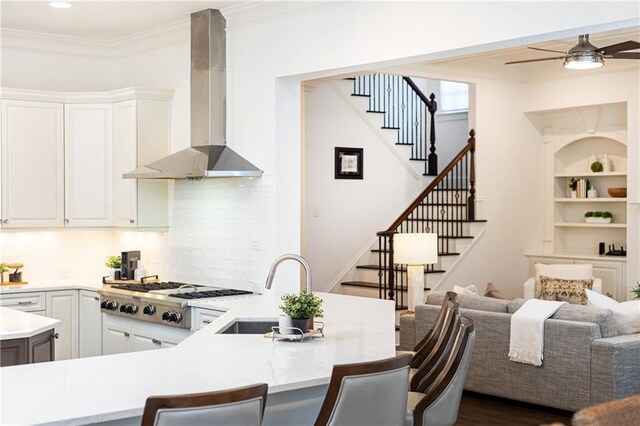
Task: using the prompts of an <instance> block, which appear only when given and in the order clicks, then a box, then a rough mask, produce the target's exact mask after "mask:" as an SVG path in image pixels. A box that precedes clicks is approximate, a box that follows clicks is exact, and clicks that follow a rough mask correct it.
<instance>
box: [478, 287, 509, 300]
mask: <svg viewBox="0 0 640 426" xmlns="http://www.w3.org/2000/svg"><path fill="white" fill-rule="evenodd" d="M484 297H493V298H494V299H502V300H506V299H507V298H506V297H504V294H502V292H501V291H500V290H498V288H497V287H496V286H495V285H493V283H487V288H486V289H485V290H484Z"/></svg>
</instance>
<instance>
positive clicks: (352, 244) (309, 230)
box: [302, 83, 421, 291]
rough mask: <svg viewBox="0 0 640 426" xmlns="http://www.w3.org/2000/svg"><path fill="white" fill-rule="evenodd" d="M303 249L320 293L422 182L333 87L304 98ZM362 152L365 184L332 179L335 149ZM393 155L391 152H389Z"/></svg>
mask: <svg viewBox="0 0 640 426" xmlns="http://www.w3.org/2000/svg"><path fill="white" fill-rule="evenodd" d="M304 123H305V135H304V138H305V164H304V167H305V187H304V189H303V190H304V194H305V206H304V209H303V211H304V219H303V221H304V227H305V230H306V232H305V246H304V247H303V249H302V253H303V255H304V256H305V258H306V259H307V260H308V261H309V263H310V265H311V267H312V268H313V274H314V279H313V281H314V285H313V288H314V290H318V291H321V290H324V289H327V287H328V286H329V285H330V284H331V283H332V282H333V281H334V279H336V278H337V277H338V276H340V275H341V274H342V273H343V272H344V271H343V269H344V268H345V267H346V266H347V265H349V264H350V262H352V261H353V260H355V259H354V258H357V257H359V253H361V252H362V250H363V249H366V248H368V246H369V245H370V244H371V241H372V240H373V239H374V237H375V234H376V232H378V231H382V230H383V229H386V228H387V227H388V226H389V225H390V224H391V222H393V220H394V219H395V217H394V216H397V215H398V214H399V213H400V212H401V211H402V210H404V209H405V208H406V206H407V204H408V203H409V202H411V201H413V198H415V196H416V195H417V193H418V192H419V190H420V187H421V179H420V178H419V179H416V178H415V177H414V174H412V173H411V171H410V170H409V169H407V168H406V167H405V165H404V164H403V163H401V162H400V161H399V160H398V158H397V157H396V156H395V155H394V153H393V152H392V151H391V149H390V148H389V147H388V146H387V145H386V144H385V143H384V142H383V141H381V140H380V139H379V138H378V136H377V135H376V133H375V132H374V131H373V130H372V129H371V128H370V127H369V125H368V124H367V123H366V122H365V121H363V119H362V118H361V117H360V116H359V115H358V114H357V113H356V112H355V111H354V110H353V109H352V108H351V106H349V105H348V104H347V103H346V102H345V101H344V100H343V99H342V97H341V96H340V95H339V94H338V92H337V91H336V90H335V89H334V88H333V86H332V85H331V84H328V83H325V84H322V85H320V86H319V87H316V88H314V89H312V90H310V91H309V92H307V93H305V117H304ZM335 147H350V148H363V149H364V151H363V158H364V167H363V179H362V180H359V179H334V148H335ZM392 149H393V148H392Z"/></svg>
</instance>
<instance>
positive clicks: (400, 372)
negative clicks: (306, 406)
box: [315, 354, 411, 426]
mask: <svg viewBox="0 0 640 426" xmlns="http://www.w3.org/2000/svg"><path fill="white" fill-rule="evenodd" d="M410 362H411V355H409V354H404V355H400V356H396V357H393V358H388V359H383V360H380V361H373V362H362V363H357V364H342V365H336V366H334V367H333V372H332V373H331V380H330V382H329V389H328V390H327V395H326V396H325V399H324V402H323V403H322V407H321V408H320V414H318V418H317V419H316V423H315V425H316V426H360V425H367V426H377V425H379V426H400V425H402V424H403V422H404V418H405V416H406V408H407V397H408V394H407V385H408V381H409V363H410Z"/></svg>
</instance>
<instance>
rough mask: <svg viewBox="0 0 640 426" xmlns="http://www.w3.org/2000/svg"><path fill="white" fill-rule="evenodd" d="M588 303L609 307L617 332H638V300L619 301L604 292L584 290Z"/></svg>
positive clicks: (639, 306)
mask: <svg viewBox="0 0 640 426" xmlns="http://www.w3.org/2000/svg"><path fill="white" fill-rule="evenodd" d="M586 293H587V297H588V299H589V305H591V306H595V307H596V308H604V309H611V311H612V312H613V317H614V318H615V320H616V329H617V330H618V334H621V335H622V334H634V333H640V300H630V301H628V302H622V303H619V302H617V301H616V300H613V299H612V298H610V297H607V296H605V295H604V294H600V293H596V292H595V291H591V290H586Z"/></svg>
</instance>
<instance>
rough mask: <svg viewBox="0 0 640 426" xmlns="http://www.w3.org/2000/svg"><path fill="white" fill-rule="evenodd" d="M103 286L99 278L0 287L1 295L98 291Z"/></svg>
mask: <svg viewBox="0 0 640 426" xmlns="http://www.w3.org/2000/svg"><path fill="white" fill-rule="evenodd" d="M102 286H103V284H102V279H101V278H97V279H96V278H89V279H86V280H83V279H60V280H35V281H29V284H24V285H8V284H7V285H3V286H0V294H2V293H28V292H32V291H52V290H94V291H95V290H99V289H100V288H101V287H102Z"/></svg>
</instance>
